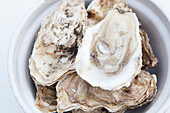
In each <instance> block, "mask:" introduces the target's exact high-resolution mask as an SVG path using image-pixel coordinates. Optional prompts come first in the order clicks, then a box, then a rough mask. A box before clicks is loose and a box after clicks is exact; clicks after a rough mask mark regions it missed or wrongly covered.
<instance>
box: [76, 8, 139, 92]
mask: <svg viewBox="0 0 170 113" xmlns="http://www.w3.org/2000/svg"><path fill="white" fill-rule="evenodd" d="M141 66H142V47H141V37H140V35H139V22H138V19H137V17H136V15H135V13H131V12H130V13H123V14H121V13H115V12H114V10H110V11H109V12H108V14H107V16H106V17H105V19H103V20H102V21H101V22H99V23H98V24H96V25H94V26H92V27H89V28H87V29H86V33H85V35H84V38H83V42H82V45H81V47H80V48H79V50H78V54H77V56H76V61H75V69H76V71H77V73H78V75H79V76H80V77H81V78H82V79H84V80H86V81H87V82H88V83H89V84H91V85H92V86H97V87H101V88H103V89H106V90H116V89H120V88H121V87H123V86H129V85H130V82H131V80H132V79H133V77H134V76H136V75H137V74H138V73H139V72H140V70H141Z"/></svg>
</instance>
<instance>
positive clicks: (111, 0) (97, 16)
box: [87, 0, 132, 25]
mask: <svg viewBox="0 0 170 113" xmlns="http://www.w3.org/2000/svg"><path fill="white" fill-rule="evenodd" d="M112 9H114V10H115V12H121V13H123V12H131V11H132V10H131V9H130V8H129V7H128V6H127V4H126V3H125V1H124V0H93V1H92V3H91V4H90V5H89V6H88V8H87V13H88V19H89V25H94V24H97V23H98V22H100V21H101V20H103V19H104V18H105V17H106V15H107V13H108V12H109V11H110V10H112Z"/></svg>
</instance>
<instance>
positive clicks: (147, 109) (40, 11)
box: [8, 0, 170, 113]
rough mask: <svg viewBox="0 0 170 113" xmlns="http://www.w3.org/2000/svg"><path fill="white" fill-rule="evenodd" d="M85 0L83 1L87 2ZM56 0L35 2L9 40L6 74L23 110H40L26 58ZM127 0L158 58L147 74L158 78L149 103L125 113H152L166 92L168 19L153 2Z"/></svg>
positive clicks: (169, 60)
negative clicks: (155, 92) (35, 103)
mask: <svg viewBox="0 0 170 113" xmlns="http://www.w3.org/2000/svg"><path fill="white" fill-rule="evenodd" d="M89 1H90V0H89ZM89 1H88V0H87V1H86V2H87V4H88V3H89ZM57 3H58V2H53V3H47V2H43V1H39V3H38V4H37V5H36V6H34V7H33V8H32V10H31V11H30V12H29V14H27V15H26V16H25V18H24V19H22V20H21V22H20V24H19V26H18V27H17V29H16V31H15V33H14V35H13V40H12V42H11V47H10V50H9V59H8V69H9V77H10V81H11V85H12V88H13V91H14V94H15V96H16V98H17V100H18V102H19V104H20V105H21V107H22V108H23V109H24V111H25V112H27V113H40V111H39V110H38V109H37V108H36V106H35V105H34V101H35V94H36V92H35V87H34V84H33V81H32V79H31V77H30V74H29V69H28V59H29V57H30V55H31V51H32V47H33V44H34V39H35V34H36V33H37V31H38V30H39V28H40V23H41V22H42V20H43V18H44V17H45V16H47V15H48V14H49V13H50V12H51V11H52V10H53V9H54V8H55V7H56V5H57ZM127 3H128V4H129V6H130V7H131V8H132V9H133V10H134V11H135V12H136V13H137V15H138V17H139V19H140V21H141V23H142V27H143V29H144V30H145V31H146V32H147V33H148V35H149V37H150V42H151V45H152V47H153V50H154V53H155V54H156V56H157V57H158V59H159V66H157V67H156V68H154V69H151V70H149V71H150V72H151V73H156V75H157V77H158V84H157V85H158V93H157V95H156V98H155V99H154V100H153V102H151V103H150V104H148V105H145V106H143V107H142V108H137V109H135V110H129V111H127V112H126V113H130V112H131V113H156V112H157V111H158V110H159V109H160V108H161V107H162V106H163V104H164V103H165V101H166V99H167V98H168V96H169V94H170V85H169V83H170V50H169V47H170V22H169V21H168V19H167V18H166V16H165V15H164V13H163V12H162V11H161V8H160V7H158V4H157V5H156V4H155V2H152V1H150V0H127Z"/></svg>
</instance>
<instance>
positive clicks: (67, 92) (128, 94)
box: [56, 71, 157, 113]
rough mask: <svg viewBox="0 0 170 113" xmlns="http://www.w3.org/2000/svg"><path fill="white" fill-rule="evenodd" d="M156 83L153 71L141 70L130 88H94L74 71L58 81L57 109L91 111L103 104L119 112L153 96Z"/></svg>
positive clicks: (110, 110)
mask: <svg viewBox="0 0 170 113" xmlns="http://www.w3.org/2000/svg"><path fill="white" fill-rule="evenodd" d="M156 82H157V79H156V76H155V75H154V74H152V75H151V74H149V73H148V72H145V71H141V73H140V74H138V75H137V76H136V77H135V78H134V79H133V81H132V82H131V85H130V86H129V87H123V88H121V89H119V90H116V91H113V90H111V91H110V90H104V89H101V88H99V87H93V86H91V85H90V84H88V83H87V82H86V81H85V80H83V79H81V78H80V77H79V76H78V75H77V73H73V74H71V75H68V76H66V77H65V78H63V79H62V80H61V81H59V83H58V84H57V87H56V88H57V92H58V93H57V97H58V99H57V101H58V105H57V109H58V112H59V113H60V112H61V113H62V112H65V111H70V110H72V109H82V110H84V111H92V110H94V109H97V108H102V107H104V108H106V109H107V110H108V111H109V112H117V111H120V110H124V109H126V108H129V109H131V108H135V107H139V106H142V105H143V104H145V103H147V102H149V101H151V100H152V99H153V97H154V96H155V94H156V89H157V88H156Z"/></svg>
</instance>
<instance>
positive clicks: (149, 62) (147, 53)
mask: <svg viewBox="0 0 170 113" xmlns="http://www.w3.org/2000/svg"><path fill="white" fill-rule="evenodd" d="M140 36H141V38H142V53H143V54H142V64H143V68H144V69H147V68H152V67H155V66H157V65H158V59H157V58H156V57H155V55H154V53H153V51H152V48H151V45H150V44H149V38H148V35H147V34H146V33H145V32H144V31H143V30H142V29H140Z"/></svg>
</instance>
